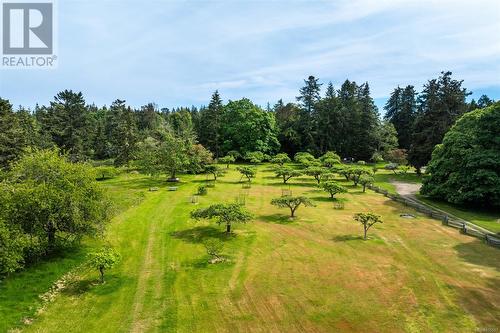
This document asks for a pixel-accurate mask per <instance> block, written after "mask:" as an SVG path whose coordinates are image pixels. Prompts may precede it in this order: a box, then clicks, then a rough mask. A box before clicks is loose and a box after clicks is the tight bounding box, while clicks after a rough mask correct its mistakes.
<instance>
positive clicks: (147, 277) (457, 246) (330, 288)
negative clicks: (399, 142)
mask: <svg viewBox="0 0 500 333" xmlns="http://www.w3.org/2000/svg"><path fill="white" fill-rule="evenodd" d="M268 168H269V166H266V165H264V166H261V167H260V168H259V173H258V177H257V179H256V180H255V182H254V185H253V186H252V188H251V189H248V190H245V189H242V187H241V184H239V183H238V180H239V174H238V173H237V172H236V171H235V170H234V167H232V169H231V170H230V171H229V173H228V174H227V175H226V176H225V177H223V178H220V180H219V181H218V182H217V185H216V187H215V188H213V189H209V194H208V195H207V196H203V197H201V198H200V203H199V205H193V204H191V203H189V202H188V197H189V196H191V195H192V194H193V193H194V192H195V191H196V187H197V186H198V185H199V184H201V183H202V182H203V180H204V179H205V176H198V177H193V176H185V177H183V180H184V181H185V183H183V184H181V185H179V190H178V191H176V192H170V191H167V190H166V188H165V186H163V187H162V188H161V189H160V191H158V192H147V193H145V198H144V200H143V201H142V202H141V203H140V204H139V205H137V206H135V207H132V208H130V209H128V210H126V211H125V212H124V213H122V214H120V215H119V216H118V217H116V218H115V219H114V220H113V222H112V224H111V225H110V227H109V230H108V238H109V240H110V242H111V243H112V244H113V245H114V246H116V247H117V248H118V250H119V251H120V252H121V254H122V256H123V260H122V262H121V263H120V264H119V265H118V266H117V267H116V268H114V269H112V270H111V271H110V272H109V273H108V275H107V282H106V283H105V284H104V285H96V284H95V283H94V281H95V280H96V279H97V273H94V272H90V273H88V274H85V275H84V276H82V277H81V279H80V281H79V282H78V283H77V284H76V285H75V286H73V287H71V288H69V289H68V290H66V291H65V292H64V293H63V294H61V295H59V297H58V298H57V300H56V301H55V302H54V303H52V304H50V305H49V306H48V307H47V308H46V309H45V311H44V312H43V313H42V314H41V315H40V316H38V317H37V318H36V319H35V321H34V323H33V324H32V325H30V326H26V328H25V330H26V331H27V332H335V331H342V332H348V331H352V332H401V331H406V332H430V331H433V332H472V331H474V330H475V329H476V328H491V327H493V328H495V327H496V328H498V327H500V292H499V291H498V286H499V285H500V251H499V250H498V249H494V248H491V247H488V246H486V245H484V244H482V243H480V242H479V241H478V240H476V239H474V238H471V237H468V236H464V235H461V234H459V233H458V232H457V231H456V230H454V229H451V228H447V227H443V226H441V225H440V223H439V222H438V221H435V220H430V219H427V218H425V217H424V216H420V215H418V218H416V219H403V218H401V217H399V214H400V213H402V212H406V211H407V209H406V208H405V207H404V206H401V205H399V204H396V203H394V202H392V201H389V200H387V199H386V198H385V197H383V196H381V195H379V194H376V193H373V192H367V193H361V189H360V188H353V187H350V188H349V193H347V194H344V195H341V196H339V198H341V199H342V200H343V201H344V202H345V209H343V210H335V209H333V205H332V202H331V201H330V200H328V195H327V194H326V193H324V192H321V191H319V190H318V189H317V188H316V187H315V184H314V181H313V180H312V179H311V178H307V177H304V178H299V179H292V180H291V181H290V183H291V184H290V186H289V188H290V189H291V190H292V191H293V194H294V195H298V194H303V195H306V196H308V197H310V198H313V199H314V200H315V202H316V204H317V207H311V208H304V207H301V208H299V210H298V211H297V215H298V217H297V218H296V219H295V220H289V219H288V217H287V215H288V213H289V212H288V210H285V209H278V208H276V207H274V206H271V205H270V203H269V202H270V200H271V198H273V197H277V196H280V195H281V190H282V185H281V184H280V181H279V179H277V178H274V177H273V176H272V173H271V172H269V171H265V170H268ZM145 179H146V178H144V177H142V176H136V177H130V176H126V177H121V178H119V179H117V180H113V181H112V185H113V191H115V192H117V193H116V194H117V195H120V197H123V198H124V200H125V198H126V192H127V191H131V190H132V189H133V190H138V189H140V188H141V187H143V188H144V191H146V190H147V185H146V184H149V183H150V182H149V181H146V180H145ZM339 181H341V179H340V178H339ZM345 184H346V185H348V183H345ZM119 188H122V189H123V193H118V190H117V189H119ZM287 188H288V186H287ZM243 193H247V194H248V197H247V202H246V206H247V208H248V209H249V210H250V211H251V212H253V213H254V214H255V221H254V222H251V223H248V224H246V225H241V224H238V225H235V228H234V230H235V232H236V235H235V236H232V237H226V236H225V235H224V234H223V230H224V229H223V228H222V227H218V226H217V225H216V224H213V223H209V222H195V221H192V220H190V219H189V212H190V211H191V210H192V209H195V208H197V207H202V206H206V205H208V204H210V203H214V202H230V201H234V199H235V197H236V196H238V195H240V194H243ZM363 211H372V212H375V213H377V214H380V215H382V217H383V219H384V224H382V225H377V226H375V227H374V228H373V229H372V230H370V240H368V241H363V240H362V239H360V236H361V234H362V229H361V226H360V225H357V224H355V223H354V222H353V221H352V215H353V214H354V213H356V212H363ZM412 213H414V214H415V212H412ZM206 237H217V238H220V239H221V240H223V241H224V242H225V249H224V254H225V255H226V256H227V257H228V258H229V259H230V260H229V262H226V263H222V264H217V265H211V264H208V263H207V255H206V253H205V250H204V247H203V245H202V242H203V239H205V238H206Z"/></svg>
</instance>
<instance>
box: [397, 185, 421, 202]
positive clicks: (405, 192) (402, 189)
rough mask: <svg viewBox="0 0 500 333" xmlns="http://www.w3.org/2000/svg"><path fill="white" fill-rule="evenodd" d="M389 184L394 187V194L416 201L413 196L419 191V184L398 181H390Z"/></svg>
mask: <svg viewBox="0 0 500 333" xmlns="http://www.w3.org/2000/svg"><path fill="white" fill-rule="evenodd" d="M391 183H392V184H393V185H394V186H395V187H396V192H398V194H399V195H402V196H403V197H408V198H411V199H413V200H416V196H415V194H417V193H418V191H420V186H422V185H421V184H418V183H404V182H398V181H391Z"/></svg>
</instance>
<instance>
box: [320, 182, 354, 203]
mask: <svg viewBox="0 0 500 333" xmlns="http://www.w3.org/2000/svg"><path fill="white" fill-rule="evenodd" d="M319 186H320V187H321V188H322V189H323V191H325V192H328V193H330V198H332V199H333V198H334V197H335V195H336V194H339V193H347V189H346V188H345V187H344V186H342V185H340V184H339V183H337V182H335V181H326V182H323V183H321V184H320V185H319Z"/></svg>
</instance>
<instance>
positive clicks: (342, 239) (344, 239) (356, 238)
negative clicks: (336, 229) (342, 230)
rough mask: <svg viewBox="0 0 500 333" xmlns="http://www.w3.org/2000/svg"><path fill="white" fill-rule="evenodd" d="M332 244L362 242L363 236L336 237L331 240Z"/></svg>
mask: <svg viewBox="0 0 500 333" xmlns="http://www.w3.org/2000/svg"><path fill="white" fill-rule="evenodd" d="M332 240H333V241H334V242H349V241H362V240H363V236H359V235H337V236H335V237H333V238H332Z"/></svg>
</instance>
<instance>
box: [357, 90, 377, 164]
mask: <svg viewBox="0 0 500 333" xmlns="http://www.w3.org/2000/svg"><path fill="white" fill-rule="evenodd" d="M359 107H360V114H359V116H360V122H359V125H360V126H359V127H358V129H357V131H356V132H357V133H356V137H357V138H356V139H357V143H358V146H357V148H356V149H355V150H353V157H355V158H356V159H358V160H364V161H367V160H369V159H371V158H372V156H373V153H375V152H376V151H377V147H378V142H377V141H378V135H377V134H378V127H379V126H380V121H379V114H378V109H377V107H376V106H375V103H374V102H373V98H372V97H371V96H370V86H369V85H368V82H366V83H364V84H362V85H361V86H360V87H359Z"/></svg>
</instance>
